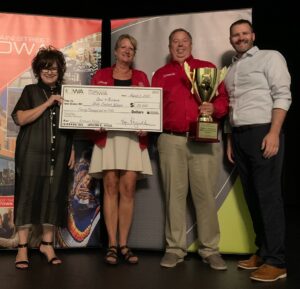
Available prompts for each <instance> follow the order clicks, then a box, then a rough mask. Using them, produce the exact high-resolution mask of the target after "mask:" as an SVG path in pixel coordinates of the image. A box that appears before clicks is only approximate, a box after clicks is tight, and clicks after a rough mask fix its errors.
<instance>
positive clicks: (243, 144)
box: [232, 124, 285, 267]
mask: <svg viewBox="0 0 300 289" xmlns="http://www.w3.org/2000/svg"><path fill="white" fill-rule="evenodd" d="M269 129H270V124H264V125H260V126H253V127H252V126H246V127H245V129H243V128H241V129H233V132H232V144H233V153H234V158H235V162H236V165H237V168H238V171H239V174H240V178H241V182H242V186H243V190H244V195H245V199H246V202H247V205H248V208H249V212H250V215H251V218H252V222H253V227H254V231H255V234H256V240H255V244H256V246H257V247H258V252H257V254H258V255H259V256H261V257H262V258H263V260H264V262H265V263H267V264H269V265H273V266H276V267H285V253H284V251H285V250H284V235H285V216H284V209H283V200H282V192H281V189H282V185H281V178H282V165H283V153H284V148H283V145H284V143H283V135H282V134H281V135H280V145H279V151H278V153H277V155H275V156H273V157H271V158H270V159H265V158H264V157H263V156H262V150H261V144H262V140H263V138H264V137H265V136H266V134H267V133H268V132H269Z"/></svg>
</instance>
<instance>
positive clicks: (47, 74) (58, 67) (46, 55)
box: [12, 46, 75, 269]
mask: <svg viewBox="0 0 300 289" xmlns="http://www.w3.org/2000/svg"><path fill="white" fill-rule="evenodd" d="M32 70H33V73H34V75H35V77H36V78H37V79H38V83H36V84H31V85H27V86H25V88H24V90H23V92H22V95H21V97H20V99H19V100H18V102H17V104H16V106H15V108H14V110H13V112H12V118H13V120H14V122H15V123H16V124H17V125H19V126H20V132H19V134H18V137H17V143H16V153H15V169H16V174H15V203H14V208H15V211H14V222H15V225H16V227H17V231H18V236H19V245H18V254H17V257H16V263H15V266H16V268H18V269H27V268H28V267H29V261H28V255H27V247H28V244H27V242H28V234H29V229H30V226H31V225H32V224H42V225H43V234H42V241H41V244H40V246H39V250H40V252H41V253H42V254H44V255H45V256H46V258H47V260H48V262H49V263H50V264H52V265H57V264H60V263H61V260H59V259H58V258H57V257H56V255H55V252H54V249H53V235H54V226H62V225H64V222H65V220H66V208H67V198H68V192H67V181H66V175H67V171H68V167H69V168H70V169H71V168H73V166H74V161H75V156H74V150H73V149H72V135H71V134H70V132H69V131H67V130H60V129H59V128H58V119H59V105H60V104H61V103H62V97H61V96H60V92H61V84H62V81H63V77H64V73H65V71H66V62H65V58H64V55H63V53H62V52H60V51H58V50H56V49H55V48H53V47H51V46H49V47H47V48H41V49H40V50H39V52H38V53H37V55H36V57H35V58H34V59H33V61H32Z"/></svg>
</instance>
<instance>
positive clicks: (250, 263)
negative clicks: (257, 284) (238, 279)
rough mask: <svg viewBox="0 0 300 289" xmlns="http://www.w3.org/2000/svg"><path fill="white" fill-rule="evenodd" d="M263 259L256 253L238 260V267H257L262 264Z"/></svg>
mask: <svg viewBox="0 0 300 289" xmlns="http://www.w3.org/2000/svg"><path fill="white" fill-rule="evenodd" d="M263 263H264V262H263V260H262V258H261V257H259V256H257V255H252V256H251V257H250V258H249V259H247V260H241V261H238V265H237V266H238V267H239V268H242V269H246V270H252V269H257V268H258V267H259V266H261V265H262V264H263Z"/></svg>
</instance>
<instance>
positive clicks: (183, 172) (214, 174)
mask: <svg viewBox="0 0 300 289" xmlns="http://www.w3.org/2000/svg"><path fill="white" fill-rule="evenodd" d="M158 151H159V158H160V169H161V174H162V182H163V187H164V192H165V201H166V226H165V234H166V246H167V247H166V252H170V253H175V254H177V255H178V256H180V257H184V256H185V255H186V200H187V194H188V190H189V187H190V190H191V194H192V199H193V203H194V207H195V211H196V219H197V230H198V240H199V254H200V255H201V256H202V257H204V258H205V257H207V256H209V255H212V254H215V253H217V252H218V244H219V240H220V230H219V223H218V216H217V209H216V203H215V199H214V191H215V186H216V181H217V179H218V175H219V171H220V164H221V160H220V158H221V147H220V144H219V143H214V144H211V143H199V142H190V141H187V138H186V137H183V136H176V135H170V134H165V133H162V134H161V135H160V137H159V139H158Z"/></svg>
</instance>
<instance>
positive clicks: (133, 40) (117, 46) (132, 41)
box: [115, 34, 137, 52]
mask: <svg viewBox="0 0 300 289" xmlns="http://www.w3.org/2000/svg"><path fill="white" fill-rule="evenodd" d="M123 39H128V40H129V41H130V43H131V44H132V46H133V49H134V52H136V50H137V41H136V39H135V38H134V37H133V36H131V35H129V34H122V35H120V36H119V38H118V40H117V41H116V44H115V50H117V49H118V48H119V46H120V43H121V41H122V40H123Z"/></svg>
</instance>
